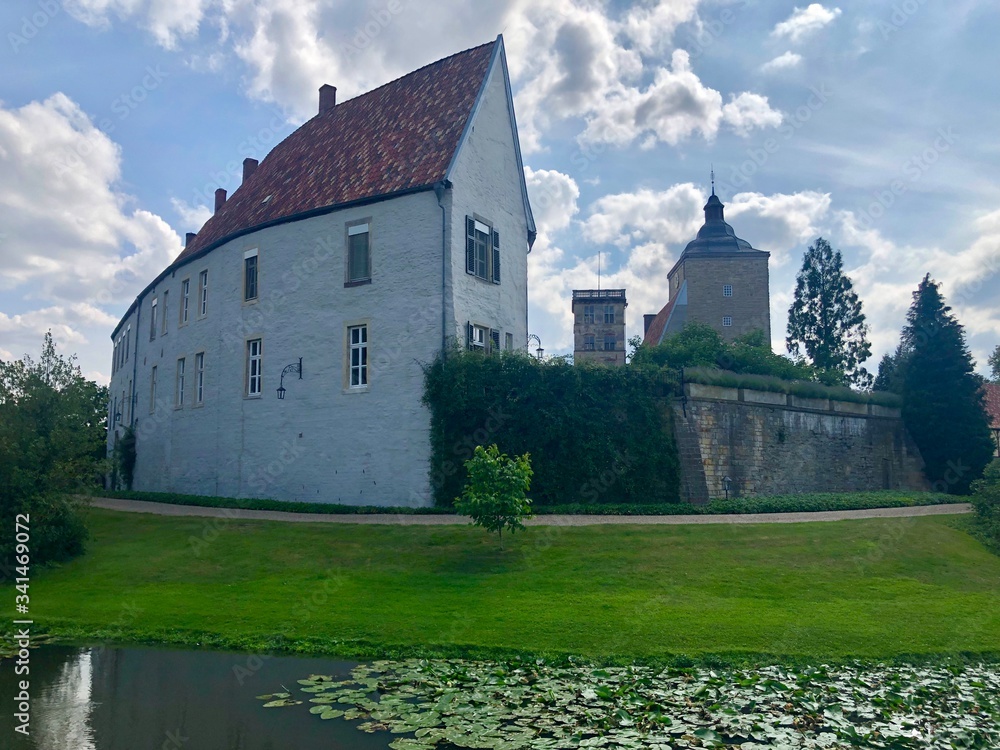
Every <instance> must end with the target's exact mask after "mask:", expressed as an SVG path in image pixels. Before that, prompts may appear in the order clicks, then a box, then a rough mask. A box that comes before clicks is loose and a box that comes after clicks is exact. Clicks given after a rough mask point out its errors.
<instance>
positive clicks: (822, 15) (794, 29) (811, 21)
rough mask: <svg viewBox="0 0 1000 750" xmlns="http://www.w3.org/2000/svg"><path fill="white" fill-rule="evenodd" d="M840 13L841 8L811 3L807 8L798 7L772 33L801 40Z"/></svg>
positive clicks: (776, 35) (780, 36)
mask: <svg viewBox="0 0 1000 750" xmlns="http://www.w3.org/2000/svg"><path fill="white" fill-rule="evenodd" d="M839 15H840V8H832V9H831V8H826V7H824V6H823V5H821V4H820V3H811V4H810V5H808V6H807V7H805V8H796V9H795V10H794V11H792V15H790V16H789V17H788V18H787V19H786V20H784V21H782V22H781V23H779V24H778V25H777V26H775V27H774V30H773V31H772V32H771V35H772V36H774V37H778V38H786V37H787V38H788V39H789V40H790V41H792V42H793V43H798V42H801V41H802V40H803V39H805V38H806V37H807V36H809V35H811V34H812V33H814V32H816V31H819V30H820V29H822V28H823V27H824V26H826V25H827V24H830V23H832V22H833V21H834V19H836V18H837V16H839Z"/></svg>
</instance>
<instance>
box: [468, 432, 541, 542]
mask: <svg viewBox="0 0 1000 750" xmlns="http://www.w3.org/2000/svg"><path fill="white" fill-rule="evenodd" d="M465 469H466V471H467V472H468V477H469V479H468V482H467V483H466V485H465V491H464V492H463V493H462V496H461V497H459V498H456V499H455V507H456V509H457V510H458V512H459V513H461V514H462V515H464V516H469V517H470V518H471V519H472V522H473V523H474V524H475V525H476V526H481V527H482V528H484V529H486V530H487V531H489V532H494V531H495V532H496V533H497V534H498V535H499V538H500V549H503V530H504V529H510V531H511V533H514V532H515V531H517V530H518V529H523V528H524V524H523V523H521V521H522V520H523V519H525V518H530V517H531V500H529V499H528V497H527V496H526V494H525V493H527V491H528V489H529V488H530V486H531V475H532V471H531V461H530V457H529V456H528V454H527V453H525V454H524V455H523V456H517V457H515V458H509V457H508V456H507V454H505V453H500V450H499V449H498V448H497V446H496V445H491V446H490V447H489V448H483V446H481V445H477V446H476V450H475V453H474V455H473V456H472V458H470V459H469V460H468V461H466V462H465Z"/></svg>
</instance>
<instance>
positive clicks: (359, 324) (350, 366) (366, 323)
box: [343, 318, 372, 393]
mask: <svg viewBox="0 0 1000 750" xmlns="http://www.w3.org/2000/svg"><path fill="white" fill-rule="evenodd" d="M359 329H363V330H364V339H365V340H364V341H363V342H359V343H358V344H355V343H353V341H352V333H351V332H352V331H356V330H359ZM362 344H363V346H362ZM355 349H357V350H358V351H363V352H364V355H363V359H364V362H362V363H359V364H358V365H357V367H359V368H360V370H359V372H360V373H361V374H362V375H363V378H364V381H365V382H364V383H361V384H358V385H352V384H351V382H352V375H353V371H354V367H355V365H354V362H353V352H354V351H355ZM343 351H344V380H343V392H344V393H368V392H369V391H370V390H371V385H372V367H371V363H372V325H371V319H370V318H363V319H358V320H349V321H347V322H345V323H344V350H343Z"/></svg>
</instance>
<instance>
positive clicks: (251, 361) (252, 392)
mask: <svg viewBox="0 0 1000 750" xmlns="http://www.w3.org/2000/svg"><path fill="white" fill-rule="evenodd" d="M262 364H263V356H262V347H261V340H260V339H250V340H249V341H247V369H246V373H247V376H246V385H247V391H246V394H247V396H260V395H261V392H262V391H261V369H262V368H261V366H262Z"/></svg>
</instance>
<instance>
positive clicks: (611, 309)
mask: <svg viewBox="0 0 1000 750" xmlns="http://www.w3.org/2000/svg"><path fill="white" fill-rule="evenodd" d="M604 322H605V323H612V324H613V323H614V322H615V306H614V305H605V306H604Z"/></svg>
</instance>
